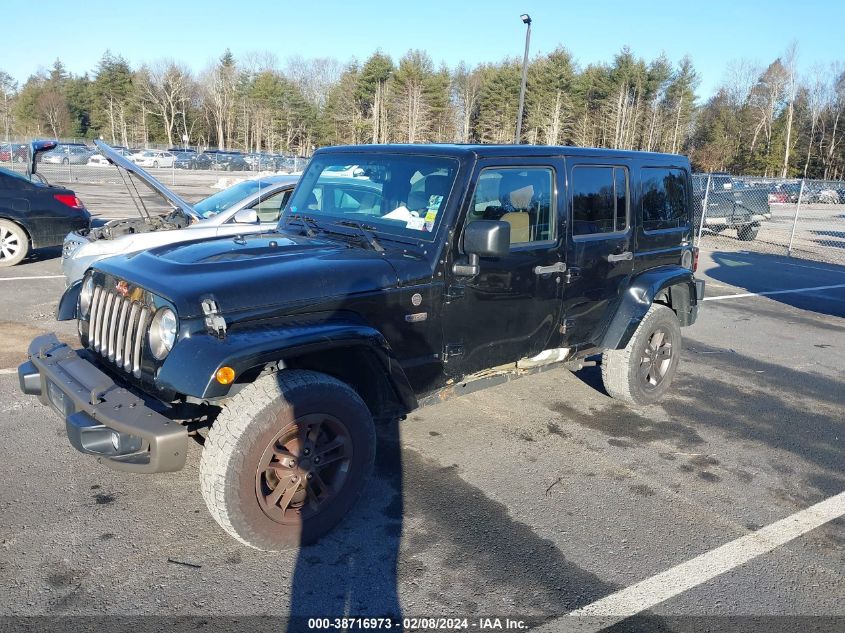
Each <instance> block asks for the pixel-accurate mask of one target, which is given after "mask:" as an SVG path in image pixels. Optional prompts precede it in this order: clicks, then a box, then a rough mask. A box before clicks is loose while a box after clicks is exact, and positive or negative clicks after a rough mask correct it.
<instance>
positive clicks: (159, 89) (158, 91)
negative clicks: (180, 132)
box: [139, 60, 191, 145]
mask: <svg viewBox="0 0 845 633" xmlns="http://www.w3.org/2000/svg"><path fill="white" fill-rule="evenodd" d="M190 83H191V73H190V71H189V70H188V69H187V67H185V66H180V65H178V64H177V63H176V62H174V61H173V60H161V61H159V62H156V63H155V64H153V65H152V66H142V67H141V70H140V71H139V85H140V87H141V92H142V95H143V98H144V99H145V100H146V101H147V102H148V103H150V104H151V105H152V112H153V113H155V114H156V115H157V116H160V117H161V119H162V122H163V123H164V130H165V132H166V133H167V142H168V143H169V144H170V145H173V132H174V129H175V126H176V117H177V116H179V115H180V114H182V113H183V112H184V110H185V108H186V107H187V101H188V94H189V90H190Z"/></svg>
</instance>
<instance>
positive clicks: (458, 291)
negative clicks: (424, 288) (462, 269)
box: [443, 286, 466, 303]
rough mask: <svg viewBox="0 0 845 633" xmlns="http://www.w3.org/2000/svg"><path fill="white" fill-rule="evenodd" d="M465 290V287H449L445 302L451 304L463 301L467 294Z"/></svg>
mask: <svg viewBox="0 0 845 633" xmlns="http://www.w3.org/2000/svg"><path fill="white" fill-rule="evenodd" d="M465 290H466V289H465V288H464V287H463V286H449V287H447V288H446V292H444V293H443V300H444V301H445V302H446V303H450V302H452V301H455V300H456V299H463V298H464V295H465V294H466V293H465Z"/></svg>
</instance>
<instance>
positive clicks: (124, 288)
mask: <svg viewBox="0 0 845 633" xmlns="http://www.w3.org/2000/svg"><path fill="white" fill-rule="evenodd" d="M114 289H115V290H117V294H119V295H120V296H121V297H125V296H126V295H128V294H129V284H128V283H126V282H125V281H123V280H122V279H121V280H120V281H118V282H117V283H116V284H115V285H114Z"/></svg>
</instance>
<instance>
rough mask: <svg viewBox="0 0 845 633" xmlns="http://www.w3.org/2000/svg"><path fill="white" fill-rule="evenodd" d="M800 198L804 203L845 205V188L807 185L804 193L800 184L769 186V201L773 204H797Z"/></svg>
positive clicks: (788, 183)
mask: <svg viewBox="0 0 845 633" xmlns="http://www.w3.org/2000/svg"><path fill="white" fill-rule="evenodd" d="M799 196H800V197H801V202H802V203H808V204H843V203H845V186H830V185H827V184H825V183H812V184H807V183H805V185H804V192H803V193H802V192H801V183H800V182H785V183H784V182H781V183H773V184H771V185H768V200H769V202H770V203H772V204H796V203H797V202H798V198H799Z"/></svg>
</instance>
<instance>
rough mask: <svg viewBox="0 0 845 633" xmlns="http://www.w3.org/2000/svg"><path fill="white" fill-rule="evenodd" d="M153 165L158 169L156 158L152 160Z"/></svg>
mask: <svg viewBox="0 0 845 633" xmlns="http://www.w3.org/2000/svg"><path fill="white" fill-rule="evenodd" d="M153 167H154V168H155V169H158V161H157V160H154V161H153Z"/></svg>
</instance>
